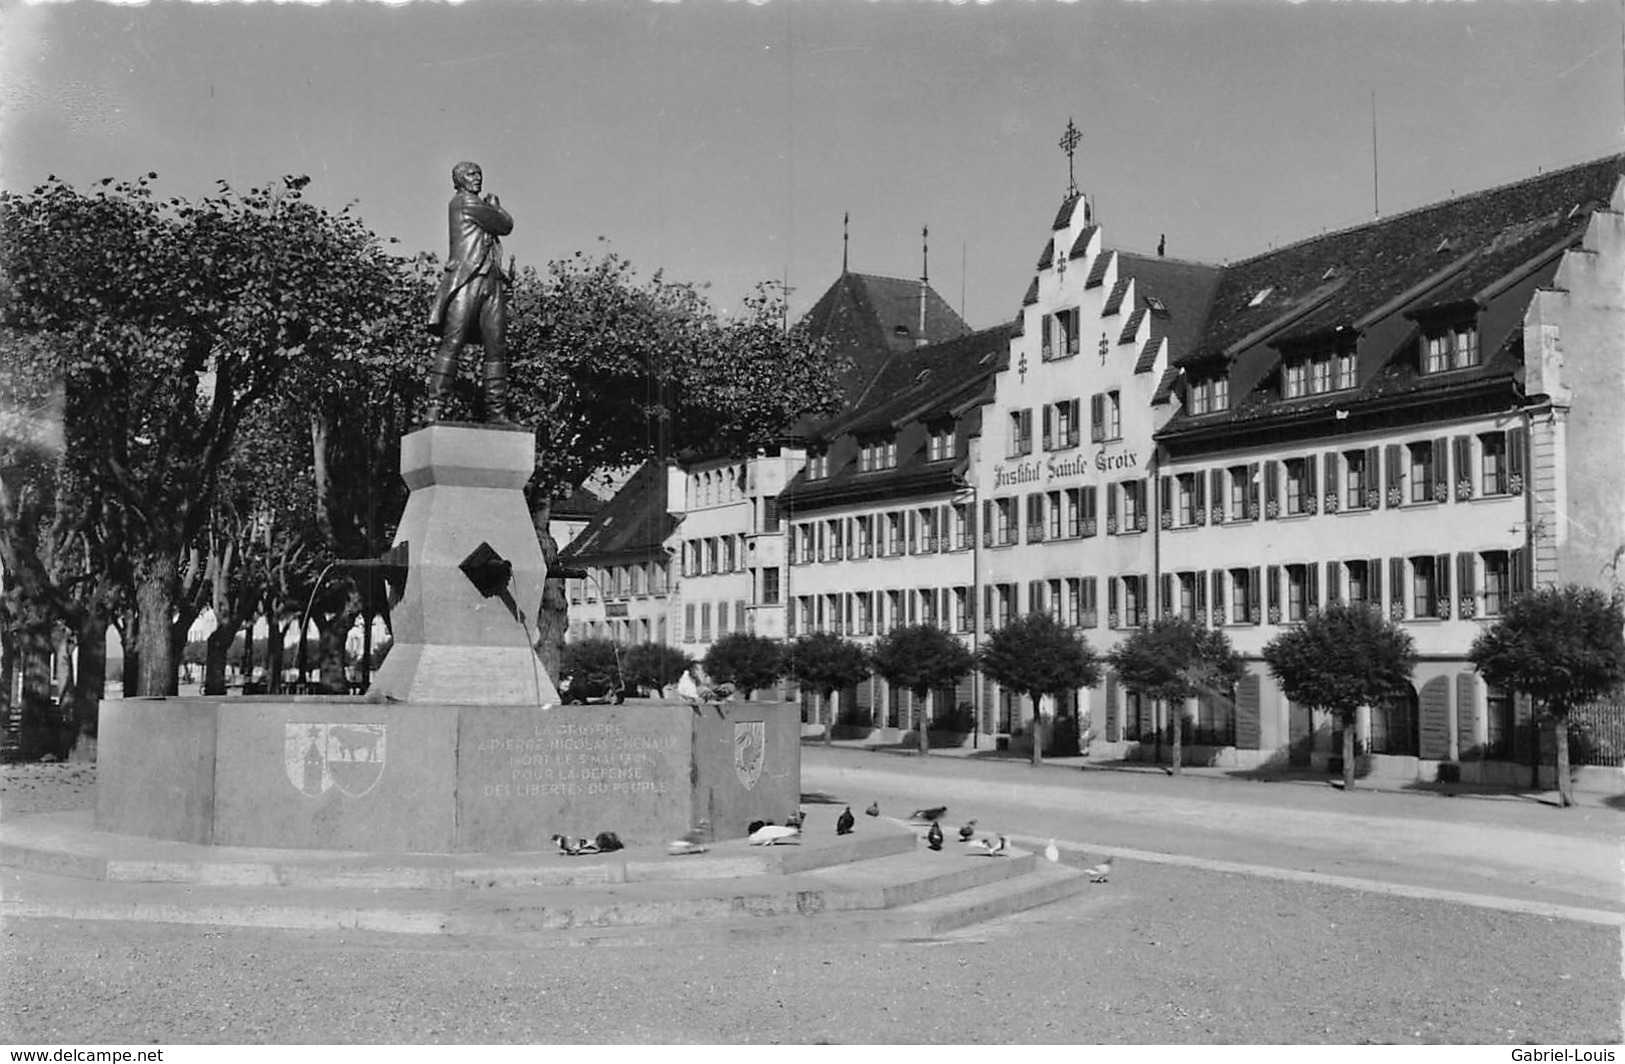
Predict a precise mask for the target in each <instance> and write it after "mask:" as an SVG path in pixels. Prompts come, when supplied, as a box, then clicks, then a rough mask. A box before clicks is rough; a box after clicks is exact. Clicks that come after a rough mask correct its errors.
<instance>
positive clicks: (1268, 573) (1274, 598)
mask: <svg viewBox="0 0 1625 1064" xmlns="http://www.w3.org/2000/svg"><path fill="white" fill-rule="evenodd" d="M1264 590H1265V597H1266V601H1267V603H1268V606H1269V613H1268V617H1269V622H1270V623H1271V624H1280V623H1281V567H1280V566H1279V565H1270V566H1266V567H1265V569H1264Z"/></svg>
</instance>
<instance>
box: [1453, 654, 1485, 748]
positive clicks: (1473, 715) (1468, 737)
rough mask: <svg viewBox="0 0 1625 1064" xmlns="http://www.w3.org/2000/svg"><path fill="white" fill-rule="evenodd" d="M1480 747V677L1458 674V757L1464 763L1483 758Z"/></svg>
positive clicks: (1463, 673) (1466, 673) (1465, 673)
mask: <svg viewBox="0 0 1625 1064" xmlns="http://www.w3.org/2000/svg"><path fill="white" fill-rule="evenodd" d="M1483 752H1484V751H1483V749H1482V748H1481V747H1479V745H1478V677H1476V676H1474V675H1473V674H1472V673H1470V672H1458V673H1456V756H1457V757H1459V758H1461V760H1463V761H1469V760H1477V759H1478V758H1479V757H1481V756H1483Z"/></svg>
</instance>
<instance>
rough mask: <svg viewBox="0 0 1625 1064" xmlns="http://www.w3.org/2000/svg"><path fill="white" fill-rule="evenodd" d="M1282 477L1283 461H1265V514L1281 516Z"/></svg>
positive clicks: (1271, 516)
mask: <svg viewBox="0 0 1625 1064" xmlns="http://www.w3.org/2000/svg"><path fill="white" fill-rule="evenodd" d="M1280 479H1281V463H1280V462H1277V461H1276V460H1275V459H1273V458H1272V459H1270V460H1269V461H1268V462H1265V463H1264V516H1265V517H1266V518H1274V517H1278V516H1280V513H1281V500H1280V497H1279V495H1280V490H1281V487H1280V483H1279V482H1280Z"/></svg>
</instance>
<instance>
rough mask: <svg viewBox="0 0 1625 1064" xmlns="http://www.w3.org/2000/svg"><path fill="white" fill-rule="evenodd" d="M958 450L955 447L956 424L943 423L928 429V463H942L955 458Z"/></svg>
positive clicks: (926, 446)
mask: <svg viewBox="0 0 1625 1064" xmlns="http://www.w3.org/2000/svg"><path fill="white" fill-rule="evenodd" d="M956 452H957V449H956V447H955V445H954V423H953V422H952V421H942V422H938V423H935V424H933V425H931V426H929V427H928V428H927V429H926V438H925V460H926V461H928V462H941V461H945V460H947V459H949V458H953V457H955V455H956Z"/></svg>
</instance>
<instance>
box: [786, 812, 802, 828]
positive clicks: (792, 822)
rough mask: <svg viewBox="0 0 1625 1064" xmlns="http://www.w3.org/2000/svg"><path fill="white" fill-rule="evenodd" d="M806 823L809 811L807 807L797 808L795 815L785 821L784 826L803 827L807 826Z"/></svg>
mask: <svg viewBox="0 0 1625 1064" xmlns="http://www.w3.org/2000/svg"><path fill="white" fill-rule="evenodd" d="M806 823H807V811H806V810H805V809H797V810H796V812H795V815H794V816H792V817H791V818H790V819H788V820H786V821H785V822H784V826H785V827H787V828H801V827H804V826H806Z"/></svg>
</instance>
